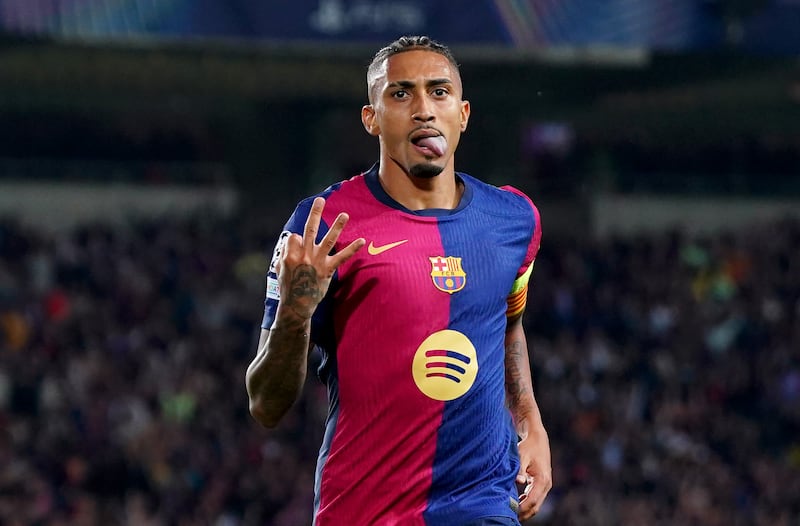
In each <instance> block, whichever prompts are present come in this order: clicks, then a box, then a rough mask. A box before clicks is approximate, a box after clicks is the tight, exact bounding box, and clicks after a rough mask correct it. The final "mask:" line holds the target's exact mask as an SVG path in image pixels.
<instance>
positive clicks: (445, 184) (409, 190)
mask: <svg viewBox="0 0 800 526" xmlns="http://www.w3.org/2000/svg"><path fill="white" fill-rule="evenodd" d="M378 178H379V180H380V182H381V186H383V189H384V190H385V191H386V193H387V194H389V196H391V198H392V199H394V200H395V201H397V202H398V203H400V204H401V205H403V206H404V207H405V208H408V209H409V210H427V209H430V208H442V209H445V210H453V209H454V208H456V207H457V206H458V204H459V203H460V202H461V196H462V195H463V193H464V185H463V184H461V183H459V182H458V181H457V180H456V173H455V170H454V168H453V160H452V158H451V159H450V162H448V163H447V165H446V166H445V168H444V170H442V173H440V174H439V175H437V176H435V177H431V178H423V177H414V176H413V175H410V174H408V173H407V172H406V171H405V170H403V169H402V168H400V167H399V166H398V165H397V164H396V163H395V162H394V161H393V160H391V159H382V160H381V164H380V169H379V171H378Z"/></svg>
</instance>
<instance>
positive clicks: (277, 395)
mask: <svg viewBox="0 0 800 526" xmlns="http://www.w3.org/2000/svg"><path fill="white" fill-rule="evenodd" d="M310 329H311V320H310V319H304V318H302V317H299V316H297V315H295V314H294V313H292V312H291V311H290V310H289V311H284V309H281V308H280V307H279V312H278V315H277V316H276V321H275V323H274V324H273V326H272V328H271V329H270V330H269V331H263V332H264V333H265V334H262V338H261V341H260V342H259V348H258V352H257V354H256V357H255V358H254V359H253V361H252V362H251V363H250V366H249V367H248V368H247V375H246V384H247V394H248V396H249V398H250V413H251V414H252V415H253V418H255V419H256V420H257V421H258V422H259V423H261V424H262V425H264V426H266V427H275V426H276V425H277V424H278V422H279V421H280V419H281V418H282V417H283V415H284V414H286V412H287V411H288V410H289V408H290V407H291V406H292V404H293V403H294V402H295V400H297V398H298V397H299V396H300V392H301V391H302V388H303V384H304V383H305V378H306V369H307V367H308V349H309V333H310Z"/></svg>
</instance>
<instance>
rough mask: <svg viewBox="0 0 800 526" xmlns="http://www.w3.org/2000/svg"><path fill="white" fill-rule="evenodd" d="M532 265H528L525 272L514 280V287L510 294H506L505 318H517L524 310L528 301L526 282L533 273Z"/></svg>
mask: <svg viewBox="0 0 800 526" xmlns="http://www.w3.org/2000/svg"><path fill="white" fill-rule="evenodd" d="M533 263H534V262H533V261H531V264H530V265H528V268H527V269H526V270H525V272H523V273H522V275H521V276H519V277H518V278H517V279H516V280H514V285H513V286H512V287H511V292H510V293H509V294H508V299H507V300H506V303H507V304H508V308H507V309H506V318H514V317H516V316H519V315H520V314H522V311H524V310H525V304H526V302H527V300H528V280H529V279H530V277H531V272H533Z"/></svg>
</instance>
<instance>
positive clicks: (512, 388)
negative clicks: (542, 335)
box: [505, 340, 525, 410]
mask: <svg viewBox="0 0 800 526" xmlns="http://www.w3.org/2000/svg"><path fill="white" fill-rule="evenodd" d="M523 352H525V350H524V347H523V345H522V342H521V341H519V340H513V341H511V342H508V343H507V344H506V359H505V364H506V397H507V399H508V405H509V408H511V409H512V410H513V409H515V408H517V407H519V404H520V402H521V400H522V397H523V395H524V394H525V383H524V382H523V376H522V374H523V371H522V353H523Z"/></svg>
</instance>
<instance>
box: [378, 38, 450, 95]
mask: <svg viewBox="0 0 800 526" xmlns="http://www.w3.org/2000/svg"><path fill="white" fill-rule="evenodd" d="M420 49H421V50H426V51H433V52H434V53H439V54H440V55H442V56H443V57H445V58H446V59H447V60H448V61H449V62H450V64H452V65H453V67H454V68H456V71H457V72H459V73H460V71H459V68H458V62H457V61H456V58H455V57H454V56H453V53H452V52H451V51H450V48H448V47H447V46H445V45H444V44H441V43H439V42H437V41H435V40H434V39H432V38H430V37H427V36H416V35H413V36H402V37H400V38H398V39H397V40H395V41H394V42H392V43H391V44H389V45H387V46H386V47H383V48H381V49H380V50H378V52H377V53H375V56H374V57H372V62H370V64H369V67H368V68H367V89H369V87H370V85H369V83H370V79H371V78H372V77H374V76H375V74H376V73H377V70H378V68H379V67H380V66H381V64H383V62H384V61H385V60H386V59H387V58H389V57H391V56H393V55H397V54H398V53H404V52H406V51H416V50H420Z"/></svg>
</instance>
